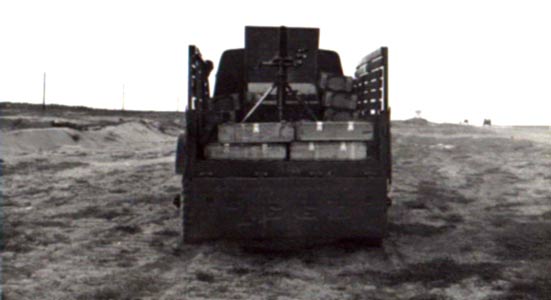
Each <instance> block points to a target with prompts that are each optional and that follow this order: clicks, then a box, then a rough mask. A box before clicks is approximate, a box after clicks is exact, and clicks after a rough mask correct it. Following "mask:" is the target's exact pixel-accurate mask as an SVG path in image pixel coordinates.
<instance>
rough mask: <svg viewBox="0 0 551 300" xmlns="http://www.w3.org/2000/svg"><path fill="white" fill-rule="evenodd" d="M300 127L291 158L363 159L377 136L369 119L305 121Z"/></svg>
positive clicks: (292, 147)
mask: <svg viewBox="0 0 551 300" xmlns="http://www.w3.org/2000/svg"><path fill="white" fill-rule="evenodd" d="M296 128H297V132H296V141H295V142H293V143H291V148H290V158H291V160H362V159H365V158H366V157H367V143H366V142H367V141H369V140H371V139H373V124H372V123H369V122H355V121H348V122H301V123H297V126H296Z"/></svg>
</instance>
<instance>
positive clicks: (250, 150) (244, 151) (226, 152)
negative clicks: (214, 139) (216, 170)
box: [205, 143, 287, 160]
mask: <svg viewBox="0 0 551 300" xmlns="http://www.w3.org/2000/svg"><path fill="white" fill-rule="evenodd" d="M205 157H206V158H207V159H233V160H283V159H285V158H286V157H287V147H286V146H285V145H281V144H219V143H212V144H208V145H207V146H206V147H205Z"/></svg>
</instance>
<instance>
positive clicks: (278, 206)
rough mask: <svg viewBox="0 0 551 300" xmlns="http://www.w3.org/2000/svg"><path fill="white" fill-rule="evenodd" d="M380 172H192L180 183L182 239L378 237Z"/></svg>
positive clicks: (383, 210) (383, 217)
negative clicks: (294, 174)
mask: <svg viewBox="0 0 551 300" xmlns="http://www.w3.org/2000/svg"><path fill="white" fill-rule="evenodd" d="M388 204H389V203H388V200H387V186H386V179H385V178H384V177H318V178H304V177H268V178H245V177H225V178H211V177H202V178H193V179H192V180H190V181H187V182H186V184H185V186H184V220H183V222H184V241H185V242H187V243H197V242H202V241H208V240H218V239H223V240H232V241H253V240H261V241H273V240H299V241H308V242H311V243H316V242H321V241H327V240H339V239H362V238H382V237H384V236H385V235H386V230H387V209H388Z"/></svg>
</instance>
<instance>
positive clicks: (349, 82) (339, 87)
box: [320, 73, 354, 93]
mask: <svg viewBox="0 0 551 300" xmlns="http://www.w3.org/2000/svg"><path fill="white" fill-rule="evenodd" d="M320 87H321V88H322V89H324V90H329V91H333V92H348V93H350V92H352V89H353V87H354V80H353V79H352V77H349V76H342V75H334V74H328V73H322V74H321V78H320Z"/></svg>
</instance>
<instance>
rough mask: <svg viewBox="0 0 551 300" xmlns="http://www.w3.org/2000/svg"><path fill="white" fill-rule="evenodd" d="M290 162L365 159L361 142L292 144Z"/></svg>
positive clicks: (364, 150)
mask: <svg viewBox="0 0 551 300" xmlns="http://www.w3.org/2000/svg"><path fill="white" fill-rule="evenodd" d="M290 157H291V160H362V159H366V157H367V145H366V144H365V143H363V142H294V143H291V150H290Z"/></svg>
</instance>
